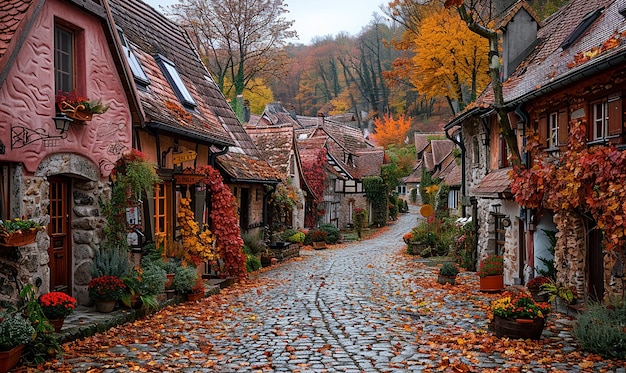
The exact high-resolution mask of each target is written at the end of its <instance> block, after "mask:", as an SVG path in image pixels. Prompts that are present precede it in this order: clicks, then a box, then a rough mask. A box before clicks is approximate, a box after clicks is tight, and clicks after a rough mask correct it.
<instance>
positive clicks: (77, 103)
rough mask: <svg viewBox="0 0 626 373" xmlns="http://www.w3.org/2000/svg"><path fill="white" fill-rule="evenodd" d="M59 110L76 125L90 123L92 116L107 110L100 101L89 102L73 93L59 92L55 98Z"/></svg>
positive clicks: (107, 107) (107, 106)
mask: <svg viewBox="0 0 626 373" xmlns="http://www.w3.org/2000/svg"><path fill="white" fill-rule="evenodd" d="M55 101H56V104H57V107H58V108H59V110H60V111H61V112H62V113H64V114H65V115H67V116H68V117H70V118H72V119H74V120H75V121H77V122H78V123H84V122H85V121H90V120H91V119H92V117H93V115H94V114H103V113H105V112H106V111H107V110H108V109H109V105H104V104H103V103H102V101H101V100H100V99H96V100H90V99H88V98H85V97H82V96H80V95H78V94H77V93H76V92H75V91H72V92H65V91H59V92H58V93H57V95H56V97H55Z"/></svg>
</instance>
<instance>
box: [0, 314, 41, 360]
mask: <svg viewBox="0 0 626 373" xmlns="http://www.w3.org/2000/svg"><path fill="white" fill-rule="evenodd" d="M34 338H35V328H33V326H32V325H31V323H30V321H29V320H27V319H26V318H24V317H23V316H22V315H21V314H20V313H8V312H4V311H0V372H7V371H8V370H9V369H11V368H13V367H14V366H15V364H17V362H18V360H19V359H20V355H21V353H22V350H23V349H24V345H26V344H27V343H29V342H31V341H33V340H34Z"/></svg>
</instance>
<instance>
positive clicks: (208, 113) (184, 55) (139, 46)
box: [109, 0, 245, 146]
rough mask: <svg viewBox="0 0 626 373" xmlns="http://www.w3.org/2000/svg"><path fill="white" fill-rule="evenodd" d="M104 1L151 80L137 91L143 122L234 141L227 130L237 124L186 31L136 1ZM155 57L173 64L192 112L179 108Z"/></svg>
mask: <svg viewBox="0 0 626 373" xmlns="http://www.w3.org/2000/svg"><path fill="white" fill-rule="evenodd" d="M109 2H110V5H111V12H112V14H113V18H114V20H115V23H116V25H117V26H119V27H120V28H121V29H122V30H123V32H124V35H125V36H126V38H127V39H128V40H129V42H130V47H131V49H132V51H133V53H135V55H136V57H137V58H138V59H139V61H140V63H141V65H142V67H143V69H144V71H145V73H146V75H147V76H148V78H149V79H150V85H149V87H148V89H138V93H139V97H140V101H141V104H142V107H143V110H144V113H145V116H146V122H147V123H151V122H152V123H159V124H162V125H164V126H165V128H168V129H170V130H173V131H179V132H178V133H180V131H183V133H189V134H194V135H201V136H202V137H204V138H206V139H207V140H208V141H207V142H213V143H217V144H222V145H231V146H232V145H236V139H237V138H238V135H239V133H238V131H235V132H234V133H229V132H231V129H230V128H228V127H229V126H230V125H239V122H238V120H237V118H236V116H235V115H234V113H233V111H232V109H231V108H230V106H229V105H228V103H227V102H226V100H225V99H224V96H223V95H222V93H221V92H220V90H219V89H218V87H217V85H216V84H215V82H213V80H212V79H211V78H210V74H209V72H208V71H207V70H206V68H205V66H204V65H203V64H202V61H201V60H200V58H199V56H198V54H197V52H196V51H195V49H194V47H193V44H192V43H191V41H190V40H189V38H188V36H187V33H186V32H185V30H184V29H183V28H182V27H180V26H178V25H177V24H175V23H174V22H172V21H171V20H169V19H168V18H166V17H165V16H163V15H162V14H160V13H159V12H157V11H156V10H155V9H154V8H152V7H151V6H149V5H147V4H145V3H144V2H142V1H140V0H109ZM155 55H162V56H164V57H165V58H167V59H168V60H170V61H172V62H173V63H174V65H175V66H176V70H177V71H178V73H179V74H180V76H181V78H182V79H183V81H184V84H185V86H186V87H187V89H188V90H189V92H190V93H191V95H192V96H193V99H194V101H195V102H196V103H197V104H198V106H197V107H196V110H193V111H189V110H185V109H183V108H182V106H181V105H180V102H179V100H178V98H177V97H176V94H175V93H174V91H173V89H172V87H171V86H170V84H169V83H168V82H167V79H166V78H165V76H164V75H163V73H162V72H161V69H160V68H159V66H158V65H157V62H156V60H155V58H154V56H155ZM225 127H226V128H228V129H226V128H225ZM239 127H241V126H240V125H239ZM241 131H242V132H243V129H242V130H241ZM244 133H245V132H244ZM237 145H239V144H237Z"/></svg>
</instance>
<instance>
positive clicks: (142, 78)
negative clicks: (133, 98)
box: [117, 28, 150, 87]
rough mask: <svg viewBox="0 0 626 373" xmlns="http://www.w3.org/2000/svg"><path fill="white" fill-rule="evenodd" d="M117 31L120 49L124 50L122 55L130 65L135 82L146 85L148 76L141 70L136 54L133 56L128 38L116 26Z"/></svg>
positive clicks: (148, 79)
mask: <svg viewBox="0 0 626 373" xmlns="http://www.w3.org/2000/svg"><path fill="white" fill-rule="evenodd" d="M117 33H118V35H119V37H120V41H121V42H122V49H123V51H124V55H125V56H126V62H128V66H130V70H131V72H132V73H133V77H134V78H135V82H137V83H139V84H140V85H142V86H144V87H145V86H147V85H148V84H150V78H148V75H146V72H145V71H143V68H142V67H141V63H140V62H139V60H138V59H137V56H135V54H134V53H133V51H132V50H131V49H130V44H129V43H128V39H126V36H124V32H123V31H122V30H121V29H119V28H118V29H117Z"/></svg>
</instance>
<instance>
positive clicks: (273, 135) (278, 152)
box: [246, 126, 293, 176]
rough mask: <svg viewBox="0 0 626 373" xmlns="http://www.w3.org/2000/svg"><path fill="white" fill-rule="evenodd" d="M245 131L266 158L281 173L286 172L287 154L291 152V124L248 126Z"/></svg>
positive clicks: (287, 164)
mask: <svg viewBox="0 0 626 373" xmlns="http://www.w3.org/2000/svg"><path fill="white" fill-rule="evenodd" d="M246 132H248V134H249V135H250V137H251V138H252V140H253V141H254V143H255V144H256V146H257V149H259V152H260V153H261V156H262V157H263V158H264V159H266V160H267V162H268V163H269V164H270V166H272V167H274V169H276V170H277V171H278V172H279V173H280V174H281V175H283V176H286V175H287V174H288V167H289V155H290V154H292V153H293V127H292V126H248V127H246Z"/></svg>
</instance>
